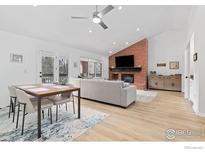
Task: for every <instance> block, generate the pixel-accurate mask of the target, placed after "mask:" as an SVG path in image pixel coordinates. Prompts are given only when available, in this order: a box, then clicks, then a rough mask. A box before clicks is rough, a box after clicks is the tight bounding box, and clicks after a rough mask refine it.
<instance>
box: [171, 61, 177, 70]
mask: <svg viewBox="0 0 205 154" xmlns="http://www.w3.org/2000/svg"><path fill="white" fill-rule="evenodd" d="M169 69H176V70H177V69H179V61H170V62H169Z"/></svg>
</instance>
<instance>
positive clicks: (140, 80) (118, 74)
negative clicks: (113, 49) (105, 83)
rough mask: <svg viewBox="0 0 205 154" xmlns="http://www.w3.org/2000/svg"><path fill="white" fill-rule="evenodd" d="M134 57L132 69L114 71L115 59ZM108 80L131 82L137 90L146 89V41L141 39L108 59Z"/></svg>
mask: <svg viewBox="0 0 205 154" xmlns="http://www.w3.org/2000/svg"><path fill="white" fill-rule="evenodd" d="M126 55H134V65H135V66H134V68H133V69H126V70H120V69H115V67H116V65H115V57H117V56H126ZM109 68H110V71H109V78H110V80H125V78H126V80H131V78H132V79H133V81H132V83H133V84H134V85H135V86H136V87H137V88H138V89H146V88H147V71H148V40H147V39H143V40H141V41H139V42H137V43H135V44H133V45H131V46H129V47H127V48H125V49H123V50H121V51H119V52H117V53H115V54H113V55H111V56H110V57H109Z"/></svg>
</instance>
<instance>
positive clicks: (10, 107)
mask: <svg viewBox="0 0 205 154" xmlns="http://www.w3.org/2000/svg"><path fill="white" fill-rule="evenodd" d="M11 110H12V98H11V97H10V105H9V118H10V115H11Z"/></svg>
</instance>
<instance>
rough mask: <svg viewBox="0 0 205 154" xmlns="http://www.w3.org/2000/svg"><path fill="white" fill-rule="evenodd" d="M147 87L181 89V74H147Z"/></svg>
mask: <svg viewBox="0 0 205 154" xmlns="http://www.w3.org/2000/svg"><path fill="white" fill-rule="evenodd" d="M148 88H149V89H161V90H173V91H181V74H177V75H168V76H165V75H155V74H153V75H149V77H148Z"/></svg>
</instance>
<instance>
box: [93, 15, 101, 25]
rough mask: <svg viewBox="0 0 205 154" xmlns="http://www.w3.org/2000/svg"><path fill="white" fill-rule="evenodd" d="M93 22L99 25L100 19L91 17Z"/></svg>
mask: <svg viewBox="0 0 205 154" xmlns="http://www.w3.org/2000/svg"><path fill="white" fill-rule="evenodd" d="M93 22H94V23H96V24H99V23H100V22H101V19H100V18H99V17H98V16H94V17H93Z"/></svg>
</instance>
